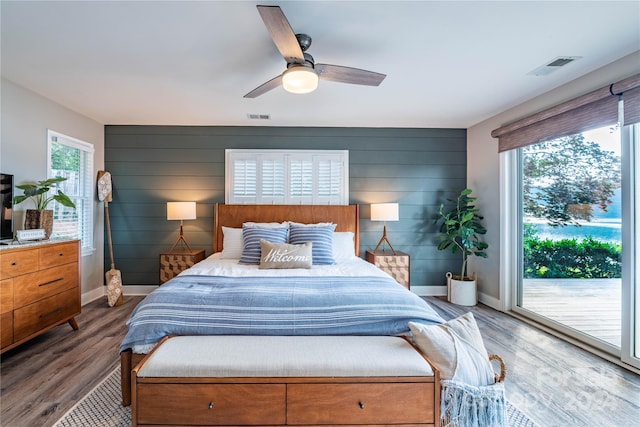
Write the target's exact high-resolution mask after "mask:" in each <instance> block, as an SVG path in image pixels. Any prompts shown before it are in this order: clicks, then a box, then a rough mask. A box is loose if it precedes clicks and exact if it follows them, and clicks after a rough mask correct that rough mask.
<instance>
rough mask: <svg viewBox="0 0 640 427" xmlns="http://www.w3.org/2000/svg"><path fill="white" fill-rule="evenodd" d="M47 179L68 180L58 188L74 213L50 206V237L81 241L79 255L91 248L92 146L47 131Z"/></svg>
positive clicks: (63, 208) (89, 251)
mask: <svg viewBox="0 0 640 427" xmlns="http://www.w3.org/2000/svg"><path fill="white" fill-rule="evenodd" d="M47 140H48V150H49V151H48V152H49V156H48V159H49V165H48V169H49V174H48V175H49V177H56V176H61V177H64V178H67V180H66V181H63V182H61V183H60V184H59V185H58V188H59V189H60V190H61V191H62V192H64V193H65V194H66V195H67V196H69V197H70V198H71V200H73V203H75V205H76V209H72V208H67V207H64V206H62V205H61V204H60V203H54V204H53V205H52V206H53V233H52V234H53V237H56V238H69V239H80V240H81V247H82V254H83V255H87V254H89V253H91V252H92V251H93V250H94V248H93V188H94V177H93V151H94V150H93V144H89V143H87V142H84V141H80V140H78V139H75V138H71V137H69V136H66V135H63V134H60V133H57V132H54V131H52V130H49V131H47Z"/></svg>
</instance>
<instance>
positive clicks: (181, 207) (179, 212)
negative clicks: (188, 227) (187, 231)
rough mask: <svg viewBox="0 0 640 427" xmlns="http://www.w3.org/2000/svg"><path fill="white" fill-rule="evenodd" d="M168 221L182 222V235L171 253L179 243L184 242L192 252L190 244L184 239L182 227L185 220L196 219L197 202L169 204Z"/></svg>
mask: <svg viewBox="0 0 640 427" xmlns="http://www.w3.org/2000/svg"><path fill="white" fill-rule="evenodd" d="M167 219H168V220H170V221H171V220H178V219H179V220H180V235H179V236H178V239H177V240H176V242H175V243H174V244H173V246H172V247H171V250H170V251H169V252H172V251H173V249H174V248H175V247H176V245H177V244H178V243H179V242H184V244H185V245H186V247H187V249H189V250H191V246H189V242H187V239H186V238H185V237H184V233H183V231H182V226H183V224H184V220H185V219H196V202H167Z"/></svg>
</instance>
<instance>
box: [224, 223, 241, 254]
mask: <svg viewBox="0 0 640 427" xmlns="http://www.w3.org/2000/svg"><path fill="white" fill-rule="evenodd" d="M243 246H244V243H243V241H242V228H231V227H222V253H221V254H220V258H221V259H240V256H242V248H243Z"/></svg>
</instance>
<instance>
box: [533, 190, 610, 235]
mask: <svg viewBox="0 0 640 427" xmlns="http://www.w3.org/2000/svg"><path fill="white" fill-rule="evenodd" d="M525 223H529V224H532V225H535V227H536V230H537V234H538V237H539V238H540V239H541V240H544V239H550V240H562V239H577V240H583V239H585V238H586V237H589V236H591V237H593V238H594V239H595V240H600V241H602V242H612V243H619V244H622V190H621V189H620V188H618V189H616V190H615V191H614V193H613V196H612V197H611V204H610V205H609V206H608V207H607V211H606V212H604V211H602V210H601V209H600V208H598V207H597V206H594V208H593V221H591V222H587V223H584V224H583V225H582V226H581V227H578V226H575V225H567V226H565V227H551V226H550V225H549V224H547V223H546V222H544V221H542V220H534V221H531V222H530V221H528V220H526V219H525Z"/></svg>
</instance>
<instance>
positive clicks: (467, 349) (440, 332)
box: [409, 312, 495, 387]
mask: <svg viewBox="0 0 640 427" xmlns="http://www.w3.org/2000/svg"><path fill="white" fill-rule="evenodd" d="M409 328H410V329H411V333H412V334H413V339H414V341H415V343H416V344H417V346H418V348H419V349H420V350H422V352H423V353H424V354H425V355H426V356H427V357H428V358H429V360H431V362H433V364H434V365H435V366H436V368H438V370H439V371H440V376H441V378H442V379H444V380H453V381H457V382H461V383H464V384H467V385H472V386H476V387H479V386H486V385H490V384H494V383H495V377H494V372H493V367H492V366H491V362H490V361H489V355H488V354H487V349H486V348H485V347H484V343H483V342H482V336H481V335H480V330H479V329H478V325H477V324H476V320H475V318H474V317H473V313H471V312H469V313H466V314H464V315H462V316H460V317H458V318H456V319H453V320H450V321H448V322H446V323H442V324H439V325H424V324H422V323H415V322H409Z"/></svg>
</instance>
